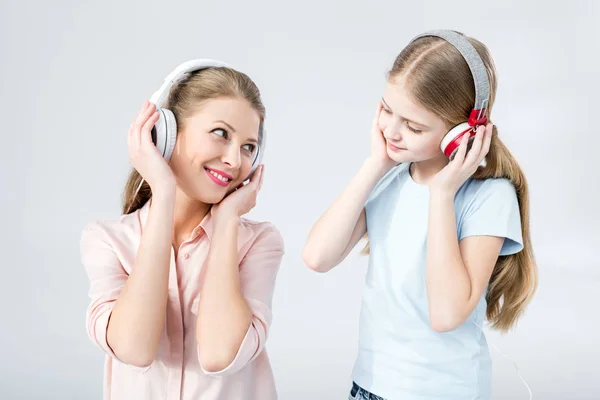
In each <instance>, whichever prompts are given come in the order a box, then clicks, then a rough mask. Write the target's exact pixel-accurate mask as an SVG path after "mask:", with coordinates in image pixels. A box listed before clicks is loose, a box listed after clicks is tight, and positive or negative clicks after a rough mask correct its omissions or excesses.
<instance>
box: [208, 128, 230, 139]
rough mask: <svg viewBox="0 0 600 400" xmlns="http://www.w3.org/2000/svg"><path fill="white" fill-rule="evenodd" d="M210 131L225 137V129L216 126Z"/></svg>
mask: <svg viewBox="0 0 600 400" xmlns="http://www.w3.org/2000/svg"><path fill="white" fill-rule="evenodd" d="M211 132H212V133H214V134H216V135H219V136H221V137H223V138H225V139H227V131H226V130H225V129H221V128H217V129H213V130H212V131H211Z"/></svg>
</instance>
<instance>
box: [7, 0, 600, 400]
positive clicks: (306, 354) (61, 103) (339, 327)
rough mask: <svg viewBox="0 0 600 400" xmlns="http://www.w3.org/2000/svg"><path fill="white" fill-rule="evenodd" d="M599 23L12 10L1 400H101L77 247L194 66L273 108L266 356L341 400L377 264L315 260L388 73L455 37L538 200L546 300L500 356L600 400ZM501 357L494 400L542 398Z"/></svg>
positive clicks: (327, 5) (155, 9)
mask: <svg viewBox="0 0 600 400" xmlns="http://www.w3.org/2000/svg"><path fill="white" fill-rule="evenodd" d="M597 4H598V2H594V1H589V2H569V3H568V4H567V3H566V2H556V1H555V2H543V3H542V2H537V1H536V2H534V1H503V2H495V3H494V4H490V3H487V2H457V1H453V2H445V1H437V2H431V1H430V2H400V1H391V0H390V1H371V2H370V3H369V4H368V5H367V2H364V1H361V2H359V1H353V2H348V1H346V2H341V1H340V2H333V1H303V2H282V1H280V2H277V1H269V2H247V1H211V2H201V1H195V2H188V3H185V2H175V1H172V2H168V3H167V2H159V1H144V2H142V1H135V2H133V1H130V2H117V1H102V2H89V1H55V2H43V1H41V0H38V1H18V2H17V1H6V0H2V2H1V3H0V109H1V110H2V111H1V113H2V120H3V131H2V143H3V146H2V155H3V157H2V168H1V169H0V171H1V172H0V174H1V175H0V176H1V178H2V193H3V195H2V196H1V199H2V200H1V202H2V203H1V206H2V207H1V208H0V209H1V210H2V220H3V222H4V223H3V224H2V254H3V265H2V267H3V268H2V279H0V285H1V290H0V304H1V307H2V308H1V315H2V318H1V319H0V321H1V322H0V323H1V326H2V328H1V329H0V360H2V362H0V398H2V399H49V398H53V399H54V398H60V399H100V398H101V382H102V364H103V356H102V354H101V352H100V351H99V350H98V349H96V348H94V347H93V345H92V344H91V342H90V341H89V340H88V338H87V336H86V333H85V326H84V316H85V314H84V313H85V308H86V307H87V304H88V298H87V289H88V282H87V279H86V276H85V273H84V270H83V267H82V265H81V263H80V259H79V247H78V246H79V235H80V232H81V229H82V227H83V225H84V224H85V223H86V222H87V221H89V220H90V219H96V218H105V217H113V216H116V215H118V213H119V198H120V193H121V190H122V187H123V184H124V181H125V178H126V175H127V172H128V171H129V164H128V159H127V149H126V141H125V134H126V131H127V127H128V126H129V123H130V121H131V119H132V118H133V117H134V115H135V113H136V112H137V110H138V109H139V107H140V105H141V103H142V102H143V100H144V99H145V98H148V97H149V96H150V95H151V94H152V92H153V91H154V90H156V88H158V86H159V85H160V83H161V82H162V79H163V78H164V76H166V75H167V74H168V73H169V72H170V71H171V70H172V68H174V67H175V66H176V65H177V64H179V63H180V62H182V61H185V60H187V59H190V58H201V57H211V58H217V59H222V60H224V61H227V62H229V63H231V64H233V65H235V66H236V67H238V68H239V69H241V70H243V71H245V72H247V73H248V74H249V75H250V76H251V77H252V78H253V79H254V80H255V81H256V82H257V84H258V85H259V87H260V89H261V90H262V93H263V96H264V101H265V104H266V106H267V129H268V135H269V142H268V144H269V148H268V149H267V154H266V157H265V162H266V166H267V168H266V171H265V173H266V175H265V183H264V186H263V189H262V192H261V195H260V200H259V205H258V206H257V208H256V209H255V210H253V211H252V213H251V215H250V216H251V217H253V218H256V219H268V220H271V221H273V222H274V223H275V224H276V225H277V226H278V227H279V229H280V230H281V231H282V232H283V235H284V237H285V240H286V249H287V254H286V256H285V258H284V263H283V265H282V269H281V273H280V275H279V279H278V284H277V289H276V293H275V301H274V316H275V319H274V324H273V328H272V334H271V336H270V339H269V342H268V351H269V354H270V357H271V360H272V363H273V368H274V371H275V374H276V379H277V383H278V389H279V393H280V398H282V399H290V400H294V399H305V398H311V399H340V398H342V399H343V398H346V396H347V391H348V388H349V384H350V371H351V368H352V363H353V361H354V356H355V354H356V340H357V321H358V312H359V305H360V299H361V294H362V284H363V278H364V272H365V267H366V258H364V257H360V256H359V255H358V254H357V252H356V251H355V252H354V253H352V254H351V255H350V256H349V257H348V259H347V260H346V261H345V262H344V263H343V264H342V265H341V266H340V267H338V268H336V269H335V270H333V271H332V272H331V273H329V274H326V275H319V274H316V273H313V272H312V271H310V270H309V269H308V268H307V267H305V266H304V264H303V263H302V260H301V249H302V246H303V244H304V240H305V238H306V235H307V233H308V230H309V229H310V226H311V224H312V223H313V222H314V221H315V219H316V218H317V217H318V216H319V215H320V213H322V212H323V211H324V210H325V208H326V207H327V206H328V205H329V203H330V202H331V201H332V200H333V199H334V198H335V196H337V194H338V193H339V192H340V191H341V190H342V188H343V187H344V186H345V185H346V184H347V182H348V181H349V179H350V178H351V176H352V175H353V174H354V173H355V172H356V171H357V169H358V167H359V166H360V164H361V162H362V160H363V159H364V157H366V155H367V154H368V146H369V137H368V130H369V124H370V121H371V119H372V112H373V109H374V105H375V102H376V101H377V100H378V98H379V96H380V95H381V93H382V89H383V86H384V84H385V82H384V74H385V72H386V70H387V69H388V68H389V67H390V66H391V63H392V61H393V59H394V57H395V56H396V55H397V53H398V52H399V51H400V50H401V49H402V47H404V46H405V45H406V44H407V42H408V41H409V40H410V39H411V38H412V37H413V36H414V35H416V34H417V33H420V32H422V31H424V30H428V29H434V28H452V29H457V30H460V31H463V32H465V33H466V34H468V35H472V36H474V37H476V38H478V39H480V40H482V41H483V42H484V43H485V44H486V45H487V46H488V47H489V48H490V50H491V52H492V54H493V56H494V57H495V60H496V64H497V68H498V71H499V77H500V83H499V85H500V86H499V92H498V96H497V102H496V106H495V110H494V114H493V118H494V121H495V123H496V124H497V125H498V126H499V130H500V135H501V137H502V138H503V140H504V141H505V142H506V143H507V145H508V146H509V147H510V148H511V149H512V151H513V152H514V154H515V155H516V157H517V158H518V160H519V161H520V163H521V165H522V167H523V168H524V170H525V171H526V173H527V176H528V179H529V183H530V188H531V204H532V213H531V223H532V235H533V240H534V244H535V251H536V255H537V259H538V261H539V267H540V289H539V293H538V295H537V297H536V298H535V300H534V302H533V304H532V305H531V308H530V309H529V311H528V313H527V314H526V316H525V318H524V319H523V320H522V322H521V323H520V324H519V326H518V328H517V329H516V330H515V331H514V332H511V333H510V334H508V335H498V334H497V333H493V332H492V333H489V336H488V337H489V338H490V339H491V341H492V343H494V344H495V345H497V346H498V347H499V348H500V349H501V350H502V351H504V352H506V353H508V354H509V356H510V357H511V359H512V360H514V361H515V362H516V363H517V365H518V367H519V370H520V371H521V373H522V374H523V376H524V378H525V379H526V380H527V382H528V383H529V385H530V386H531V388H532V390H533V393H534V398H535V399H599V398H600V379H599V378H600V369H599V367H598V361H597V360H598V358H599V357H600V335H599V334H598V330H599V328H600V313H599V312H598V306H599V305H600V302H599V301H598V299H597V295H596V294H594V293H595V291H596V290H597V289H598V286H599V284H600V268H599V267H600V263H599V261H598V257H597V253H596V252H597V246H598V243H600V230H599V229H598V222H600V211H599V210H598V204H600V202H599V201H598V200H599V197H600V196H599V190H600V189H599V185H598V172H599V170H598V166H597V163H596V162H595V160H594V159H595V158H596V157H597V152H598V147H599V145H600V139H599V138H598V129H597V115H598V114H597V104H596V101H595V100H596V99H597V94H598V92H599V90H600V85H599V83H598V76H597V70H598V61H599V55H598V54H600V53H599V51H598V50H600V49H599V45H598V39H600V35H599V28H598V27H597V24H598V21H599V17H600V10H599V6H598V5H597ZM492 356H493V358H494V362H495V364H494V366H495V370H494V384H495V395H494V399H526V398H528V397H527V392H526V390H525V388H524V386H523V385H522V383H521V382H520V380H519V378H518V376H517V374H516V371H515V369H514V367H513V364H512V363H511V361H510V360H507V359H505V358H503V357H502V356H501V355H499V354H498V353H497V352H496V351H495V350H493V349H492Z"/></svg>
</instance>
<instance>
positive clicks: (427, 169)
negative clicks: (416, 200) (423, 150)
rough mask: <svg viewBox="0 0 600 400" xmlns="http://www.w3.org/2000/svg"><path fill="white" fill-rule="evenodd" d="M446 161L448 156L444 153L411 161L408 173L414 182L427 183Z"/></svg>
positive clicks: (446, 163)
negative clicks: (426, 158) (422, 159)
mask: <svg viewBox="0 0 600 400" xmlns="http://www.w3.org/2000/svg"><path fill="white" fill-rule="evenodd" d="M448 162H449V160H448V157H446V156H445V155H444V154H442V155H441V156H438V157H434V158H430V159H429V160H424V161H417V162H413V163H411V165H410V175H411V177H412V179H413V180H414V181H415V182H417V183H419V184H424V185H427V184H429V182H430V181H431V179H433V177H434V176H435V175H436V174H437V173H438V172H440V171H441V170H442V169H443V168H444V167H445V166H446V165H448Z"/></svg>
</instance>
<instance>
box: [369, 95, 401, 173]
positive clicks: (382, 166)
mask: <svg viewBox="0 0 600 400" xmlns="http://www.w3.org/2000/svg"><path fill="white" fill-rule="evenodd" d="M382 109H383V106H382V104H381V101H378V102H377V110H376V111H375V118H374V119H373V124H372V126H371V155H370V156H369V162H370V163H371V164H372V165H373V166H374V167H375V168H376V169H377V172H378V173H380V174H382V175H385V174H386V173H387V172H388V171H389V170H390V169H392V168H393V167H395V166H396V165H397V164H398V163H397V162H395V161H394V160H392V159H391V158H390V157H389V156H388V153H387V143H386V141H385V137H384V136H383V132H382V131H381V129H380V128H379V115H380V114H381V110H382Z"/></svg>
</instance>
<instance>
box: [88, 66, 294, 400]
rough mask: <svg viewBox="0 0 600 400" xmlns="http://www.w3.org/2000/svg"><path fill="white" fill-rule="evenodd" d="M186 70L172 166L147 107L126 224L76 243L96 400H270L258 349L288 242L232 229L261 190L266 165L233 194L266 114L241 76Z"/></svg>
mask: <svg viewBox="0 0 600 400" xmlns="http://www.w3.org/2000/svg"><path fill="white" fill-rule="evenodd" d="M191 64H192V65H195V67H193V68H188V69H189V70H190V72H188V73H187V74H184V75H183V79H182V80H180V81H178V82H177V83H176V84H175V85H174V86H173V88H172V89H171V90H170V92H168V93H167V92H166V91H165V93H167V98H166V104H165V105H164V107H165V108H167V109H170V110H171V111H172V112H173V114H174V117H175V118H174V121H172V122H173V123H176V125H177V129H176V134H177V139H176V142H175V144H174V149H173V152H172V157H170V159H169V161H168V162H167V159H168V158H169V157H166V158H165V157H163V156H162V154H161V152H159V150H158V148H157V146H155V145H154V144H153V140H152V136H153V135H154V134H155V133H156V132H157V130H158V129H159V125H158V124H157V125H156V127H155V124H156V123H157V121H158V120H159V115H160V114H159V112H157V108H156V106H157V105H156V104H152V103H150V102H148V101H146V102H145V103H144V105H143V107H142V109H141V110H140V112H139V114H138V116H137V117H136V118H135V121H134V122H133V124H132V126H131V127H130V129H129V133H128V147H129V157H130V161H131V163H132V164H133V167H134V170H133V171H132V172H131V175H130V176H129V179H128V182H127V184H126V186H125V196H124V197H125V198H124V202H123V213H124V214H123V215H122V216H121V217H119V218H115V219H112V220H106V221H95V222H90V223H89V224H88V225H87V226H86V228H85V230H84V232H83V235H82V240H81V252H82V260H83V264H84V265H85V269H86V272H87V274H88V277H89V280H90V291H89V295H90V297H91V303H90V306H89V308H88V311H87V331H88V334H89V336H90V338H91V340H92V341H93V342H94V343H95V344H96V345H98V346H99V347H100V348H101V349H102V350H103V351H104V352H105V353H106V357H105V360H106V362H105V379H104V398H105V399H111V400H116V399H127V400H131V399H144V400H150V399H161V400H163V399H169V400H172V399H173V400H174V399H178V400H179V399H181V400H192V399H194V400H198V399H202V400H217V399H219V400H221V399H222V400H225V399H256V398H261V399H275V398H276V392H275V385H274V380H273V374H272V371H271V367H270V363H269V360H268V357H267V354H266V352H265V350H264V347H265V341H266V338H267V336H268V330H269V326H270V324H271V299H272V295H273V288H274V284H275V279H276V275H277V272H278V269H279V265H280V262H281V259H282V256H283V253H284V249H283V241H282V238H281V235H280V233H279V231H278V230H277V229H276V228H275V227H274V226H273V225H272V224H271V223H268V222H253V221H249V220H246V219H244V218H242V217H241V216H242V215H244V214H245V213H247V212H249V211H250V210H251V209H252V208H253V207H254V205H255V202H256V196H257V193H258V191H259V189H260V187H261V185H262V180H263V174H264V167H263V166H262V165H261V166H259V167H258V168H257V170H256V173H255V174H254V175H253V177H252V179H251V180H250V182H249V183H248V184H246V185H244V186H243V187H240V185H241V184H242V182H243V181H245V180H246V178H247V177H248V175H249V173H250V171H251V169H252V168H254V167H256V165H255V164H256V161H255V160H256V154H257V153H258V151H259V150H261V151H262V149H260V148H259V147H260V145H261V143H262V141H261V135H262V130H263V123H264V118H265V109H264V106H263V104H262V101H261V98H260V92H259V90H258V88H257V87H256V86H255V84H254V83H253V82H252V81H251V80H250V79H249V78H248V77H247V76H246V75H245V74H243V73H241V72H238V71H236V70H234V69H231V68H229V67H224V66H219V64H216V63H207V62H203V61H198V62H194V61H193V62H192V63H191ZM186 65H189V64H186ZM177 71H179V70H176V72H177ZM184 72H187V70H186V71H184ZM167 78H168V79H167V81H170V78H171V75H170V76H169V77H167ZM173 80H176V79H175V78H173ZM159 98H160V96H159ZM159 106H160V105H159ZM160 113H161V114H162V113H163V111H160ZM166 122H167V123H169V122H170V121H169V119H168V118H167V119H166ZM163 128H164V127H163ZM253 164H254V165H253ZM140 183H141V186H140ZM136 188H139V191H136ZM236 189H237V190H236Z"/></svg>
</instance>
